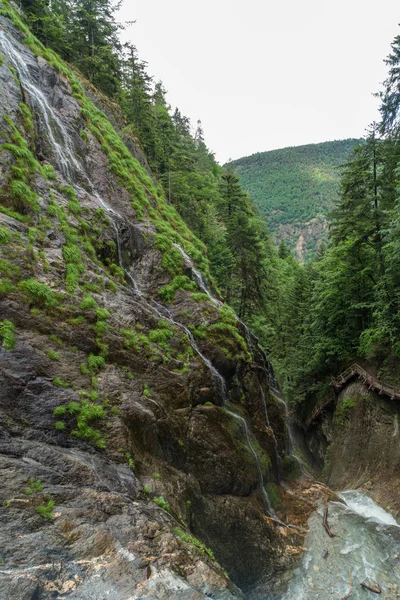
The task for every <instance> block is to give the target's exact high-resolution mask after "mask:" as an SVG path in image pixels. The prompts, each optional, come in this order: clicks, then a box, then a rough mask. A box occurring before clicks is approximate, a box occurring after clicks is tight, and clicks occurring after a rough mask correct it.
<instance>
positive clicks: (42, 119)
mask: <svg viewBox="0 0 400 600" xmlns="http://www.w3.org/2000/svg"><path fill="white" fill-rule="evenodd" d="M0 46H1V48H2V50H3V52H4V54H5V55H6V56H7V58H8V59H9V60H10V62H11V63H12V64H13V66H14V67H15V69H16V70H17V73H18V77H19V81H20V84H21V87H22V88H23V89H24V90H25V92H27V93H28V95H29V98H30V101H31V103H32V106H34V107H35V108H36V109H37V110H38V113H39V119H38V122H39V123H41V125H42V126H43V128H44V131H45V133H46V136H47V139H48V141H49V143H50V145H51V147H52V150H53V153H54V157H55V162H56V164H57V166H58V167H59V169H60V171H61V172H62V174H63V175H64V176H65V177H69V176H70V174H71V169H72V170H73V169H75V170H76V171H78V172H80V173H81V172H82V169H81V166H80V164H79V162H78V161H77V160H76V158H75V152H74V147H73V142H72V139H71V137H70V135H69V134H68V132H67V130H66V128H65V126H64V124H63V123H62V121H61V119H60V117H59V116H58V114H57V113H56V112H55V110H54V108H53V107H52V106H51V104H50V102H49V100H48V99H47V98H46V96H45V95H44V94H43V92H42V91H41V89H40V88H39V87H38V86H37V85H36V83H35V80H34V77H33V75H32V74H31V72H30V70H29V68H28V65H27V63H26V59H25V58H24V57H23V56H22V54H21V53H20V52H19V51H18V49H17V47H16V44H15V43H14V44H12V43H11V42H10V40H9V39H8V38H7V36H6V34H5V33H4V31H0ZM56 136H57V137H58V139H59V140H60V142H61V143H59V142H58V141H57V139H56Z"/></svg>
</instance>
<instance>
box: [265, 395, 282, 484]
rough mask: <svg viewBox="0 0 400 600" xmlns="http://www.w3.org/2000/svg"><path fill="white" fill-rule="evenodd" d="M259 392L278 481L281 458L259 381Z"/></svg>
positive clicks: (280, 471)
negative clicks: (272, 446)
mask: <svg viewBox="0 0 400 600" xmlns="http://www.w3.org/2000/svg"><path fill="white" fill-rule="evenodd" d="M260 394H261V399H262V402H263V406H264V414H265V423H266V425H267V427H268V429H269V431H270V432H271V436H272V442H273V445H274V454H275V460H276V465H277V468H278V479H279V481H281V480H282V460H281V457H280V456H279V450H278V441H277V439H276V436H275V432H274V430H273V428H272V427H271V423H270V420H269V417H268V410H267V401H266V398H265V394H264V390H263V387H262V385H261V383H260Z"/></svg>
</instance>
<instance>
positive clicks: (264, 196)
mask: <svg viewBox="0 0 400 600" xmlns="http://www.w3.org/2000/svg"><path fill="white" fill-rule="evenodd" d="M358 141H359V140H355V139H349V140H340V141H335V142H324V143H321V144H309V145H307V146H298V147H294V148H293V147H291V148H283V149H281V150H271V151H269V152H258V153H257V154H253V155H252V156H247V157H245V158H239V159H238V160H235V161H233V162H232V165H233V166H234V168H235V169H236V171H237V173H238V175H239V177H240V182H241V184H242V185H243V187H244V189H245V190H247V191H248V192H249V193H250V194H251V196H252V198H253V200H254V201H255V203H256V204H257V206H259V208H260V210H261V213H262V214H263V215H264V217H265V219H266V221H267V224H268V227H269V229H270V231H271V232H272V233H273V234H275V236H276V238H277V240H278V242H279V241H281V240H282V239H284V240H285V242H286V243H287V244H289V247H291V248H293V245H294V244H293V242H295V241H296V240H293V239H291V236H290V231H291V229H290V227H287V226H288V225H293V224H295V225H303V226H304V225H305V224H306V223H307V222H309V221H310V220H311V219H313V218H314V217H316V216H317V215H320V214H322V215H325V216H327V215H328V212H329V211H330V210H331V208H332V207H333V205H334V203H335V202H336V201H337V196H338V192H339V184H340V170H339V169H338V167H339V166H340V165H343V164H344V163H345V162H346V161H347V160H348V158H349V155H350V153H351V151H352V150H353V148H354V146H355V145H356V144H357V142H358ZM282 226H284V227H283V230H284V231H286V234H285V233H282ZM285 227H286V228H285ZM324 240H325V241H326V237H325V238H324ZM318 241H319V240H315V242H318ZM315 251H316V244H314V245H313V246H311V247H310V248H308V254H310V253H311V254H313V253H315Z"/></svg>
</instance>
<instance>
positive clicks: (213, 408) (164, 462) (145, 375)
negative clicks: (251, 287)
mask: <svg viewBox="0 0 400 600" xmlns="http://www.w3.org/2000/svg"><path fill="white" fill-rule="evenodd" d="M0 119H1V125H0V204H1V209H0V276H1V280H0V337H1V339H2V342H3V343H2V347H1V348H0V380H1V381H0V467H1V468H0V476H1V488H0V494H1V501H0V503H1V508H0V522H1V527H0V530H1V534H0V535H1V542H2V543H1V548H0V598H1V599H3V598H4V599H7V600H14V599H15V600H17V599H18V600H34V599H36V600H38V599H41V600H47V599H50V598H71V599H76V600H95V599H96V600H99V599H103V598H104V599H106V598H107V599H110V600H128V599H135V600H140V599H144V598H151V599H154V600H157V599H159V600H164V599H166V598H171V599H176V600H202V599H205V598H214V599H215V600H233V599H239V598H246V599H248V600H266V599H271V600H272V599H273V598H276V599H278V598H284V599H286V600H294V599H299V598H305V599H306V598H307V599H308V598H310V599H312V598H319V599H320V600H325V599H328V598H329V599H330V598H338V599H339V598H341V597H342V598H343V597H345V595H346V594H347V593H348V591H349V587H351V588H352V596H351V597H354V598H363V597H364V596H365V594H366V593H367V592H366V591H365V589H364V588H361V587H360V583H362V582H363V581H365V582H366V584H367V585H369V586H372V587H373V586H375V585H378V584H379V585H380V586H382V589H383V590H384V596H383V597H385V598H388V599H391V600H398V598H399V597H400V576H399V542H400V533H399V531H400V530H399V526H398V524H397V522H396V519H397V520H398V518H399V514H400V501H399V498H400V495H399V491H400V476H399V469H398V466H399V460H400V449H399V448H400V446H399V444H398V439H399V435H400V434H399V427H398V416H399V412H400V407H399V405H398V404H397V403H396V401H395V400H392V399H390V398H388V397H386V396H380V395H379V394H377V393H376V392H374V391H373V390H372V391H371V390H368V386H366V385H365V383H363V382H362V381H358V380H357V381H349V382H348V383H346V385H345V386H344V387H343V389H341V390H340V393H339V394H338V395H337V398H336V399H335V403H333V404H332V405H330V406H329V408H328V409H327V410H326V411H325V412H324V413H323V414H322V413H321V418H319V419H318V420H317V421H316V423H315V424H314V425H313V426H312V427H311V428H309V429H308V430H306V428H305V427H303V426H302V423H301V419H300V418H299V416H298V415H296V414H295V411H294V410H293V406H292V405H288V403H287V402H286V400H285V397H284V396H283V395H282V393H281V392H280V390H279V385H278V383H277V382H276V380H275V375H274V370H273V367H272V364H271V362H270V357H269V356H267V355H266V354H265V351H264V350H263V348H262V340H261V339H260V342H259V341H258V340H257V337H256V336H255V334H254V333H253V330H252V329H253V328H252V327H251V325H252V323H251V320H250V319H247V320H246V318H245V317H246V316H247V314H248V309H247V307H248V306H249V301H248V299H247V298H244V295H243V290H242V297H241V301H240V305H239V304H238V306H239V310H238V312H239V314H240V316H238V315H237V314H236V313H235V312H234V310H233V308H232V307H231V306H230V305H228V304H227V303H224V301H223V298H222V295H220V293H219V292H218V290H217V288H216V283H215V274H214V273H213V272H212V268H213V265H212V264H211V263H212V256H211V257H210V258H209V257H208V251H207V248H206V246H205V244H204V243H203V242H202V241H201V240H200V239H199V238H198V237H197V236H196V235H195V234H194V233H193V232H192V231H191V230H190V228H189V227H188V226H187V224H186V223H185V221H184V219H183V218H182V216H181V215H180V214H179V212H178V210H176V208H175V207H174V206H173V205H172V204H171V203H170V202H169V201H168V199H167V196H166V194H165V190H164V189H163V187H162V186H161V184H160V182H159V180H158V178H157V176H156V174H155V173H154V172H153V171H152V169H151V168H150V166H149V161H148V158H147V156H145V154H144V153H143V149H142V147H141V144H140V142H139V140H138V139H137V138H136V136H135V135H134V133H133V132H132V130H131V129H130V128H129V127H127V126H126V121H125V117H124V115H123V113H122V110H121V109H120V107H119V106H118V105H117V104H116V103H115V102H112V101H111V100H110V99H109V98H108V97H107V96H106V95H104V94H103V93H101V92H99V91H98V90H96V89H95V88H94V86H93V85H92V84H91V83H90V82H89V81H88V80H87V79H85V77H84V76H83V75H81V74H80V73H79V72H78V71H77V70H76V69H74V68H72V67H71V66H70V65H68V64H67V63H66V62H64V61H63V60H61V58H60V57H59V56H58V55H57V54H56V53H55V52H54V51H53V50H52V49H50V48H48V47H46V46H45V45H44V44H43V43H42V42H40V41H39V40H38V39H37V38H36V37H35V36H34V35H33V34H32V33H31V31H30V30H29V28H28V27H27V25H26V23H25V22H24V20H23V14H22V13H21V12H20V11H19V10H18V8H17V7H16V6H15V5H14V4H13V3H11V2H8V1H6V0H1V1H0ZM210 254H212V253H211V252H210ZM210 265H211V266H210ZM246 268H247V267H246ZM231 287H234V285H232V286H231ZM228 288H229V286H228ZM243 307H244V308H243ZM247 322H249V325H250V329H249V326H248V325H247ZM256 333H258V332H256ZM281 371H282V369H281V368H280V375H281ZM303 425H304V424H303ZM355 459H356V460H355ZM323 477H324V481H325V482H326V483H321V480H322V478H323ZM329 486H331V487H332V489H334V490H337V491H338V495H337V494H336V493H335V492H333V491H331V490H330V489H329ZM348 488H357V491H344V492H343V493H339V492H342V491H343V490H346V489H348ZM359 488H362V491H359ZM366 494H369V495H366ZM370 496H371V497H370ZM371 498H372V499H373V500H372V499H371ZM374 501H376V502H377V503H378V504H379V505H380V506H381V507H382V508H379V507H378V506H377V504H375V503H374ZM328 502H329V523H330V525H331V527H332V529H333V530H334V532H335V534H336V537H335V538H330V537H329V536H327V534H326V531H325V530H324V528H323V526H322V520H323V514H321V510H322V511H323V508H324V507H325V505H326V504H327V503H328ZM321 507H322V508H321ZM386 510H387V511H390V513H391V514H389V512H386ZM309 519H310V520H309ZM307 523H308V524H307ZM308 531H309V533H307V532H308ZM305 545H306V546H307V550H305ZM350 582H352V583H351V584H350Z"/></svg>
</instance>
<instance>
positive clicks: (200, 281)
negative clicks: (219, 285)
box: [174, 244, 222, 307]
mask: <svg viewBox="0 0 400 600" xmlns="http://www.w3.org/2000/svg"><path fill="white" fill-rule="evenodd" d="M174 246H175V248H177V249H178V250H179V252H180V253H181V254H182V257H183V259H184V261H185V263H186V264H187V265H188V266H189V267H190V268H191V270H192V273H193V275H194V279H195V281H196V283H197V285H198V286H199V288H200V289H201V290H203V292H204V293H205V294H206V295H207V296H208V297H209V299H210V300H211V302H212V303H213V304H214V305H215V306H218V307H220V306H222V302H220V301H219V300H217V298H215V297H214V296H213V295H212V294H211V293H210V290H209V289H208V288H207V285H206V283H205V281H204V278H203V275H202V274H201V273H200V271H198V270H197V269H196V268H195V266H194V265H193V262H192V259H191V258H190V256H188V255H187V254H186V252H185V251H184V249H183V248H182V246H180V245H179V244H174Z"/></svg>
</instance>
